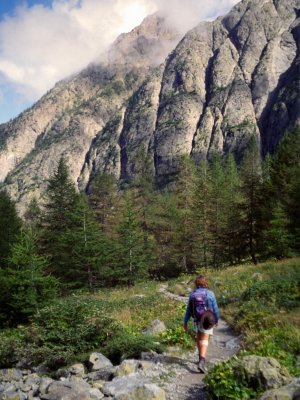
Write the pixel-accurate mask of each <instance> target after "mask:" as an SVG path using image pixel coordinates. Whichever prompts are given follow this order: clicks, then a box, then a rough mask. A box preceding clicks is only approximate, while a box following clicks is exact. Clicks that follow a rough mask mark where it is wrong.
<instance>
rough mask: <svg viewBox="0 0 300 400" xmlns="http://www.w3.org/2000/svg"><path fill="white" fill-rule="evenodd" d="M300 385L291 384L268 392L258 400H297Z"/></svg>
mask: <svg viewBox="0 0 300 400" xmlns="http://www.w3.org/2000/svg"><path fill="white" fill-rule="evenodd" d="M299 399H300V384H299V383H298V384H297V383H291V384H289V385H285V386H282V387H280V388H278V389H272V390H268V391H266V392H265V393H263V394H262V396H260V397H259V398H258V400H299Z"/></svg>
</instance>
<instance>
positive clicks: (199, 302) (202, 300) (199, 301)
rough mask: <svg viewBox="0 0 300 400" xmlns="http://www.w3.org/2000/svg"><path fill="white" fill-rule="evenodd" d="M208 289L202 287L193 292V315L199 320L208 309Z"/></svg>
mask: <svg viewBox="0 0 300 400" xmlns="http://www.w3.org/2000/svg"><path fill="white" fill-rule="evenodd" d="M206 298H207V290H206V289H202V290H199V291H195V292H194V293H193V294H192V316H193V318H194V320H195V321H197V322H199V321H200V319H201V317H202V315H203V314H204V312H205V311H206V310H207V307H206Z"/></svg>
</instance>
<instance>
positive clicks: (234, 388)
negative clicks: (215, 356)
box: [204, 357, 256, 400]
mask: <svg viewBox="0 0 300 400" xmlns="http://www.w3.org/2000/svg"><path fill="white" fill-rule="evenodd" d="M236 360H237V357H233V358H232V359H231V360H230V361H223V362H220V363H218V364H215V365H214V366H213V368H211V369H210V370H209V373H208V374H207V375H206V376H205V378H204V382H205V383H206V384H207V385H208V391H209V394H210V395H211V396H212V398H213V399H222V400H230V399H231V400H237V399H243V400H248V399H253V398H256V392H255V391H254V390H253V389H252V388H249V387H248V386H247V384H246V382H244V381H243V380H241V378H240V377H239V378H237V377H236V376H235V375H234V371H233V365H234V363H235V362H236Z"/></svg>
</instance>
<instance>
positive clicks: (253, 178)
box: [241, 136, 262, 264]
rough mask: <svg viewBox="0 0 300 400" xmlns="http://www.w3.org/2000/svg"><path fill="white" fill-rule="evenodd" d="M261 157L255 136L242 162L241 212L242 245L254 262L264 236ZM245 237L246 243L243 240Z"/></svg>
mask: <svg viewBox="0 0 300 400" xmlns="http://www.w3.org/2000/svg"><path fill="white" fill-rule="evenodd" d="M261 185H262V173H261V159H260V154H259V145H258V143H257V140H256V138H255V137H254V136H253V137H252V138H251V140H250V141H249V144H248V147H247V150H246V152H245V155H244V158H243V160H242V164H241V193H242V196H243V198H242V202H241V212H242V213H243V215H242V232H241V246H243V245H244V246H245V255H247V253H248V254H249V255H250V257H251V260H252V262H253V263H254V264H256V263H257V254H258V253H259V251H260V243H261V236H262V227H261V215H260V213H261V205H262V199H261ZM242 238H243V239H244V244H243V240H242Z"/></svg>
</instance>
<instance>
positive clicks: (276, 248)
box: [267, 201, 291, 260]
mask: <svg viewBox="0 0 300 400" xmlns="http://www.w3.org/2000/svg"><path fill="white" fill-rule="evenodd" d="M288 226H289V220H288V218H287V215H286V213H285V211H284V208H283V207H282V205H281V204H280V201H277V202H276V205H275V207H274V208H273V215H272V219H271V221H270V227H269V229H268V231H267V238H268V251H269V256H273V257H276V258H277V259H278V260H280V259H281V258H284V257H287V256H289V255H290V254H291V248H290V245H291V235H290V233H289V230H288Z"/></svg>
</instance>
